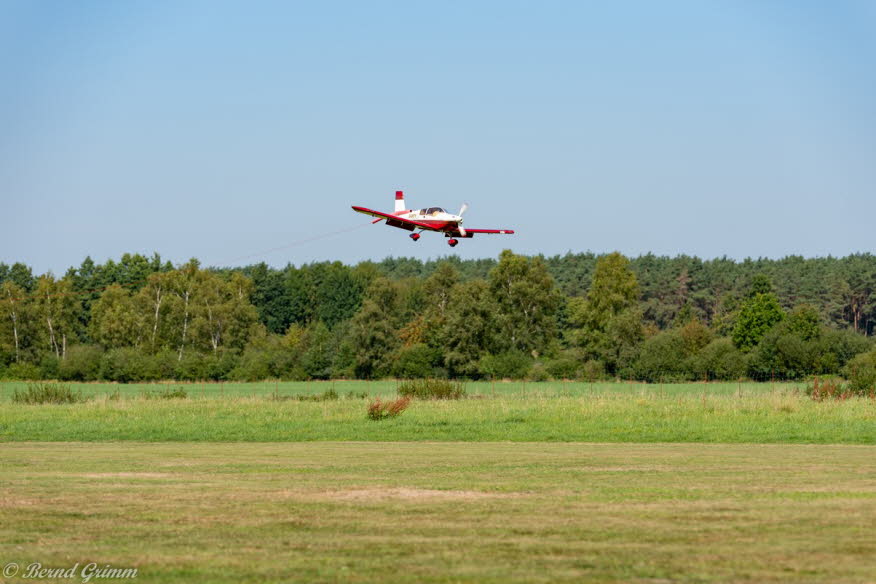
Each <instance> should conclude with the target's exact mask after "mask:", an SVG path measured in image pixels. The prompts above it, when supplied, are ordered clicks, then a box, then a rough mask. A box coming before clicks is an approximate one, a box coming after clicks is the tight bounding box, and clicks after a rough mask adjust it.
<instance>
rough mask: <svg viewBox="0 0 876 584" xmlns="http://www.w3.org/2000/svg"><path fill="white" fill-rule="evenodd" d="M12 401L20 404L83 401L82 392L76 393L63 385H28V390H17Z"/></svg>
mask: <svg viewBox="0 0 876 584" xmlns="http://www.w3.org/2000/svg"><path fill="white" fill-rule="evenodd" d="M12 401H13V402H14V403H19V404H74V403H76V402H81V401H83V399H82V394H81V393H80V392H78V391H77V392H74V391H73V390H72V389H70V386H69V385H66V384H63V383H28V384H27V389H26V390H23V391H19V390H17V389H16V390H15V391H14V392H13V393H12Z"/></svg>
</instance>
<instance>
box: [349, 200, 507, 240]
mask: <svg viewBox="0 0 876 584" xmlns="http://www.w3.org/2000/svg"><path fill="white" fill-rule="evenodd" d="M353 210H354V211H357V212H359V213H364V214H366V215H371V216H372V217H378V218H379V219H386V224H387V225H391V226H392V227H400V228H402V229H407V230H408V231H413V230H414V229H415V228H419V229H428V230H429V231H440V230H439V229H435V227H434V226H432V225H429V224H428V223H420V222H419V221H411V220H410V219H405V218H404V217H399V216H397V215H390V214H389V213H383V212H381V211H375V210H373V209H368V208H367V207H356V206H355V205H354V206H353ZM466 231H468V230H467V229H466ZM497 233H498V232H497Z"/></svg>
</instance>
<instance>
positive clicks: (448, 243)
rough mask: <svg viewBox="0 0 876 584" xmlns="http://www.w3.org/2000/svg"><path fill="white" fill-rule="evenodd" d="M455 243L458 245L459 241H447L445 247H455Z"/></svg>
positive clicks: (451, 239)
mask: <svg viewBox="0 0 876 584" xmlns="http://www.w3.org/2000/svg"><path fill="white" fill-rule="evenodd" d="M457 243H459V241H457V240H456V239H453V238H450V239H448V240H447V245H449V246H450V247H456V244H457Z"/></svg>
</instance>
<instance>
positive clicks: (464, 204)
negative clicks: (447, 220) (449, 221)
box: [457, 203, 468, 237]
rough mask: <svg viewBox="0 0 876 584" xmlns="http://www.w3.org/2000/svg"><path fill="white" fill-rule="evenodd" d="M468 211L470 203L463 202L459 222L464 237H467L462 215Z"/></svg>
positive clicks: (458, 225)
mask: <svg viewBox="0 0 876 584" xmlns="http://www.w3.org/2000/svg"><path fill="white" fill-rule="evenodd" d="M466 211H468V203H463V204H462V207H460V208H459V213H458V215H459V223H457V228H458V229H459V234H460V235H461V236H463V237H465V227H463V226H462V216H463V215H464V214H465V212H466Z"/></svg>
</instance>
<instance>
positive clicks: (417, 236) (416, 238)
mask: <svg viewBox="0 0 876 584" xmlns="http://www.w3.org/2000/svg"><path fill="white" fill-rule="evenodd" d="M410 238H411V239H413V240H414V241H417V240H418V239H420V234H419V233H411V235H410Z"/></svg>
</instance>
